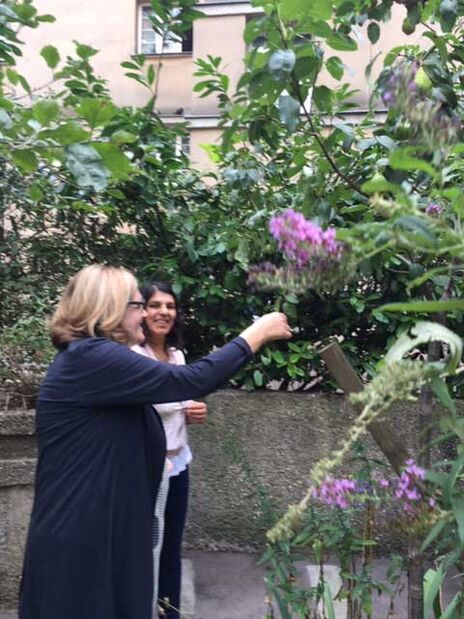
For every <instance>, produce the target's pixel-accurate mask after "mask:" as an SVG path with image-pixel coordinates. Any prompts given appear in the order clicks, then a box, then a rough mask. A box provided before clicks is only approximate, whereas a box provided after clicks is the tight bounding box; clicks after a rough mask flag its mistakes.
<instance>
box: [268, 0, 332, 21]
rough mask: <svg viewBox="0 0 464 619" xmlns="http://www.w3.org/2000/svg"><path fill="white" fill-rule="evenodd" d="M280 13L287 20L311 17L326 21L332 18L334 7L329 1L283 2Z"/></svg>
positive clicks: (294, 0)
mask: <svg viewBox="0 0 464 619" xmlns="http://www.w3.org/2000/svg"><path fill="white" fill-rule="evenodd" d="M280 11H281V16H282V18H283V19H286V20H295V19H297V18H299V17H304V18H308V17H309V18H312V19H320V20H323V21H325V20H327V19H330V18H331V17H332V6H331V3H330V2H327V0H311V2H308V1H307V0H281V2H280Z"/></svg>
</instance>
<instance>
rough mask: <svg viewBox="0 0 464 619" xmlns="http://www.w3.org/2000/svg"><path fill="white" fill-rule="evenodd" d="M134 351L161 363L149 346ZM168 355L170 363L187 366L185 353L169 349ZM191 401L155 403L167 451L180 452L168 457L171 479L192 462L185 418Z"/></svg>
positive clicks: (135, 348)
mask: <svg viewBox="0 0 464 619" xmlns="http://www.w3.org/2000/svg"><path fill="white" fill-rule="evenodd" d="M132 350H133V351H135V352H137V353H139V354H140V355H144V356H145V357H151V358H152V359H155V360H156V361H160V360H159V359H158V358H157V357H156V355H155V353H154V352H153V349H152V348H151V346H149V345H148V344H144V345H143V346H140V345H137V346H132ZM168 354H169V363H174V364H175V365H185V357H184V353H183V352H182V351H181V350H177V348H169V350H168ZM160 363H161V362H160ZM191 401H192V400H184V401H181V402H168V403H166V404H156V403H153V406H154V408H155V409H156V412H157V413H158V414H159V415H160V417H161V420H162V422H163V426H164V432H165V434H166V445H167V450H168V451H177V450H179V451H178V453H176V454H175V455H170V456H168V459H169V462H170V464H171V466H170V470H169V476H170V477H173V476H174V475H179V473H181V472H182V471H184V470H185V469H186V468H187V466H188V464H190V462H191V461H192V452H191V451H190V447H189V446H188V443H187V440H188V438H187V424H186V416H185V408H186V406H188V404H190V402H191Z"/></svg>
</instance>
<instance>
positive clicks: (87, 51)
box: [74, 41, 98, 60]
mask: <svg viewBox="0 0 464 619" xmlns="http://www.w3.org/2000/svg"><path fill="white" fill-rule="evenodd" d="M74 45H75V46H76V54H77V55H78V56H79V58H82V60H88V59H89V58H91V57H92V56H95V54H98V49H95V48H94V47H90V45H84V44H82V43H78V42H77V41H74Z"/></svg>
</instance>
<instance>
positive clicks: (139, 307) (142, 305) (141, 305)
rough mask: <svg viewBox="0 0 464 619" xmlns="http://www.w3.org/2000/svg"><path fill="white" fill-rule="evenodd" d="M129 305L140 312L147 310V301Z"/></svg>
mask: <svg viewBox="0 0 464 619" xmlns="http://www.w3.org/2000/svg"><path fill="white" fill-rule="evenodd" d="M127 305H129V306H130V307H133V308H134V309H137V310H139V311H140V310H144V309H145V301H128V302H127Z"/></svg>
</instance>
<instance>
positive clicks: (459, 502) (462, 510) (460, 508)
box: [451, 497, 464, 543]
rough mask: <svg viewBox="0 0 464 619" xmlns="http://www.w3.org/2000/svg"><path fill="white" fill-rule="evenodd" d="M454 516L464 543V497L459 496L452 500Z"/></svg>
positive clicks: (460, 537)
mask: <svg viewBox="0 0 464 619" xmlns="http://www.w3.org/2000/svg"><path fill="white" fill-rule="evenodd" d="M451 507H452V508H453V514H454V518H455V520H456V522H457V524H458V535H459V539H460V540H461V543H464V498H462V497H458V498H454V499H453V500H452V501H451Z"/></svg>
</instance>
